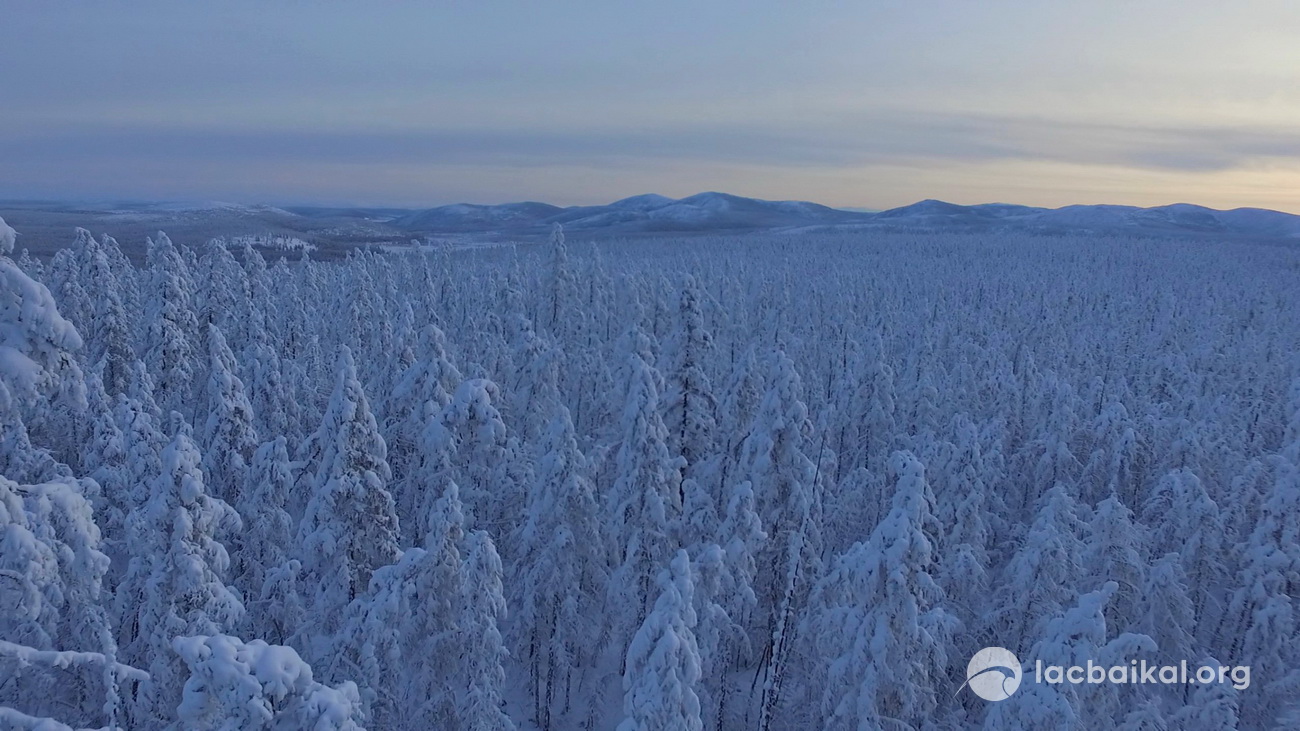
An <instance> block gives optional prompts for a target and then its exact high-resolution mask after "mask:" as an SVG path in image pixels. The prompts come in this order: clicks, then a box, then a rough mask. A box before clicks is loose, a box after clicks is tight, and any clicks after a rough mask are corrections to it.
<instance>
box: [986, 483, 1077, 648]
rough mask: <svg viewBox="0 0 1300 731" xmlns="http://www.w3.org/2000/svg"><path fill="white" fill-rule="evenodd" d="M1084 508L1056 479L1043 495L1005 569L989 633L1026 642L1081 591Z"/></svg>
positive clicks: (1014, 641) (1018, 642)
mask: <svg viewBox="0 0 1300 731" xmlns="http://www.w3.org/2000/svg"><path fill="white" fill-rule="evenodd" d="M1081 510H1082V508H1081V507H1080V505H1079V504H1078V503H1077V502H1075V500H1074V499H1073V498H1072V497H1070V495H1069V493H1068V492H1066V490H1065V488H1064V487H1062V486H1060V485H1057V486H1056V487H1054V488H1052V489H1051V490H1048V491H1047V494H1045V495H1043V497H1042V499H1041V500H1040V504H1039V507H1038V513H1037V514H1036V515H1035V517H1034V522H1033V523H1032V524H1031V525H1030V526H1029V531H1028V533H1026V534H1025V537H1024V538H1023V539H1022V540H1021V541H1020V545H1019V548H1017V549H1016V552H1015V554H1014V555H1013V556H1012V557H1011V560H1010V562H1009V563H1008V564H1007V565H1006V567H1005V568H1004V569H1003V572H1002V580H1001V582H999V583H1000V588H999V589H998V596H999V597H1003V599H1002V601H1000V602H999V603H998V606H997V607H996V608H995V609H994V611H993V612H992V614H991V622H990V626H991V636H993V637H997V638H999V639H1001V640H1002V641H1003V642H1006V643H1012V645H1013V646H1020V647H1024V646H1026V645H1029V644H1030V643H1032V642H1033V640H1034V638H1035V637H1039V636H1042V634H1043V632H1044V631H1045V630H1046V626H1047V622H1048V621H1050V620H1051V619H1052V618H1053V617H1055V616H1057V615H1058V614H1060V613H1061V612H1062V611H1064V609H1065V608H1066V607H1067V606H1069V605H1070V604H1071V603H1072V602H1073V601H1074V598H1075V596H1077V588H1076V587H1077V582H1078V581H1079V579H1080V574H1081V572H1082V561H1083V542H1082V536H1083V534H1084V531H1085V529H1086V525H1085V523H1084V521H1083V519H1082V518H1081V517H1080V515H1079V513H1080V512H1081Z"/></svg>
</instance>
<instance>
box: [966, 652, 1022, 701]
mask: <svg viewBox="0 0 1300 731" xmlns="http://www.w3.org/2000/svg"><path fill="white" fill-rule="evenodd" d="M1021 678H1022V676H1021V674H1020V660H1019V659H1018V658H1017V657H1016V655H1015V653H1013V652H1012V651H1010V650H1008V649H1006V648H1005V647H986V648H984V649H983V650H980V651H979V652H977V653H975V657H972V658H971V659H970V663H969V664H968V665H966V685H969V686H970V689H971V690H972V691H974V692H975V695H977V696H979V697H980V698H983V699H984V700H986V701H1004V700H1006V699H1008V698H1010V697H1011V696H1012V694H1014V693H1015V692H1016V690H1017V689H1019V688H1020V680H1021Z"/></svg>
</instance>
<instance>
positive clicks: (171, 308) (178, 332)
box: [141, 232, 198, 414]
mask: <svg viewBox="0 0 1300 731" xmlns="http://www.w3.org/2000/svg"><path fill="white" fill-rule="evenodd" d="M149 259H150V267H149V270H150V271H149V278H150V282H149V294H148V301H147V302H146V304H145V312H144V322H143V327H144V329H145V338H144V344H143V348H142V350H141V356H142V357H143V358H144V362H145V365H147V366H148V369H149V373H150V375H151V376H153V378H154V397H155V398H157V400H158V403H159V404H160V405H161V406H162V407H163V409H165V410H168V411H179V412H181V413H182V414H192V413H193V412H194V409H192V408H190V406H191V404H190V396H191V394H192V392H193V391H192V389H193V386H194V374H195V371H196V363H195V352H196V351H195V347H194V339H195V338H197V337H198V320H197V319H196V318H195V316H194V309H193V303H192V301H193V296H194V294H193V292H192V290H191V287H192V284H191V281H192V280H191V277H190V272H189V268H188V267H187V266H186V264H185V261H184V259H183V258H182V257H181V253H180V252H179V251H177V250H176V247H175V246H174V245H173V244H172V242H171V239H169V238H167V235H166V234H164V233H162V232H159V233H158V238H157V239H156V240H153V241H151V242H150V246H149Z"/></svg>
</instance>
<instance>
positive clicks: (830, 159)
mask: <svg viewBox="0 0 1300 731" xmlns="http://www.w3.org/2000/svg"><path fill="white" fill-rule="evenodd" d="M1268 158H1283V159H1300V132H1296V131H1291V130H1272V129H1238V128H1226V127H1219V128H1214V127H1138V126H1122V125H1108V124H1080V123H1071V122H1060V121H1053V120H1047V119H1034V118H1027V117H997V116H981V115H952V114H948V115H933V114H902V113H893V114H885V115H856V116H853V115H849V116H841V117H839V118H837V119H828V120H824V121H809V122H806V123H800V124H798V125H795V124H790V123H780V124H778V123H764V122H762V121H747V122H741V121H735V122H732V121H725V122H714V123H690V124H685V123H674V122H661V123H658V124H652V123H647V124H645V125H643V126H630V125H629V126H611V125H606V126H602V127H598V128H590V129H584V128H551V129H525V128H518V127H508V126H503V127H497V128H492V127H485V128H480V129H437V128H428V129H403V130H371V129H352V130H336V131H321V130H317V129H302V130H297V129H222V128H211V129H204V128H198V127H194V126H188V125H172V126H161V125H147V124H142V125H103V126H96V125H84V126H83V125H68V126H64V127H62V128H59V127H56V128H53V129H47V130H44V131H26V132H11V133H9V134H3V133H0V159H3V160H4V161H5V162H6V163H7V164H9V165H19V164H22V163H33V164H36V163H40V164H50V165H59V166H66V167H67V169H69V170H75V168H76V166H77V164H78V163H79V161H82V162H84V161H89V160H95V161H100V162H104V161H112V160H118V161H120V162H122V163H123V164H124V165H129V164H130V163H132V162H140V161H149V162H155V163H163V162H166V161H171V162H172V163H173V164H174V165H175V166H176V167H177V168H178V170H181V169H183V167H184V166H185V165H187V164H195V163H202V162H205V161H212V160H219V161H222V162H228V163H229V162H244V163H247V164H249V165H250V166H264V165H268V164H275V165H292V164H299V163H308V162H310V163H331V164H365V165H385V164H391V165H435V166H436V165H473V164H482V165H493V166H503V165H504V166H518V167H538V166H548V165H575V164H615V165H635V164H636V163H637V162H638V161H645V160H649V161H659V162H662V161H682V162H692V163H710V162H716V163H733V164H749V165H764V166H775V167H796V168H797V167H818V168H850V167H861V166H864V165H878V164H890V165H917V166H934V165H943V164H952V163H961V162H988V161H998V160H1020V161H1048V162H1063V163H1071V164H1096V165H1110V166H1123V167H1133V168H1139V169H1151V170H1173V171H1188V172H1203V171H1219V170H1229V169H1235V168H1240V167H1243V166H1246V165H1249V164H1251V163H1252V162H1253V161H1256V160H1260V159H1268Z"/></svg>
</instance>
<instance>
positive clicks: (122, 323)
mask: <svg viewBox="0 0 1300 731" xmlns="http://www.w3.org/2000/svg"><path fill="white" fill-rule="evenodd" d="M116 248H117V242H116V241H114V240H113V239H112V238H110V237H109V236H107V235H106V236H104V241H103V243H102V244H101V243H98V242H96V241H95V239H94V238H93V237H87V239H86V241H85V245H84V247H83V248H82V250H81V257H80V258H81V267H82V279H83V281H85V282H86V283H87V284H89V285H90V286H89V291H88V293H89V296H90V300H91V302H90V317H89V318H88V320H87V322H86V323H85V325H84V328H85V330H86V332H85V338H86V362H88V363H91V364H98V363H101V362H102V363H103V366H102V368H103V374H102V378H103V381H104V389H105V390H106V391H107V392H108V394H109V395H110V396H116V395H117V394H119V393H125V392H126V389H127V387H128V385H129V384H130V382H131V363H132V362H133V361H134V360H135V353H134V352H133V351H132V349H131V337H132V330H133V328H134V325H135V323H134V322H133V319H132V318H131V316H130V314H129V311H128V310H127V308H126V304H125V303H124V299H123V285H122V284H121V283H120V282H119V281H118V276H117V272H116V271H115V270H114V268H113V263H112V262H111V261H110V254H109V251H110V250H111V249H116ZM120 253H121V252H120V251H119V252H118V254H120Z"/></svg>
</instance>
